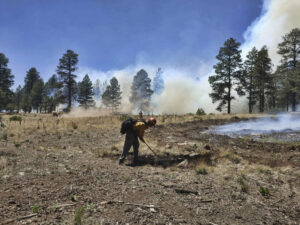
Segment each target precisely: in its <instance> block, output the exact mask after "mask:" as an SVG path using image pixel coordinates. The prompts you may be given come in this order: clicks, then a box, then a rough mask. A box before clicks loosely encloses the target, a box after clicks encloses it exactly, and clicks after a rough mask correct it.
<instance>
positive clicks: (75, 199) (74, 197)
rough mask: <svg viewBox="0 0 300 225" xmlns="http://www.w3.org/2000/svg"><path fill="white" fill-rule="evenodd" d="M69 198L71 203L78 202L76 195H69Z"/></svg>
mask: <svg viewBox="0 0 300 225" xmlns="http://www.w3.org/2000/svg"><path fill="white" fill-rule="evenodd" d="M70 198H71V200H72V202H78V197H77V196H76V195H73V194H71V196H70Z"/></svg>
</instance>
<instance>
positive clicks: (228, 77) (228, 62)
mask: <svg viewBox="0 0 300 225" xmlns="http://www.w3.org/2000/svg"><path fill="white" fill-rule="evenodd" d="M239 46H240V43H239V42H237V41H236V40H235V39H233V38H230V39H228V40H227V41H226V42H225V43H224V47H221V48H220V51H219V54H218V55H217V56H216V58H217V59H218V60H219V62H218V63H217V64H216V65H214V69H215V73H216V75H213V76H210V77H209V83H210V85H211V87H212V90H213V92H212V93H210V94H209V96H210V97H211V98H212V101H213V103H215V102H217V101H219V102H220V103H219V105H218V107H217V110H218V111H222V109H223V107H224V106H225V105H226V104H227V113H228V114H229V113H231V101H232V100H233V99H234V97H233V96H232V91H233V90H232V89H233V85H234V84H235V81H238V80H240V77H241V75H242V72H241V66H242V59H241V50H239V49H238V48H239ZM237 90H238V89H237Z"/></svg>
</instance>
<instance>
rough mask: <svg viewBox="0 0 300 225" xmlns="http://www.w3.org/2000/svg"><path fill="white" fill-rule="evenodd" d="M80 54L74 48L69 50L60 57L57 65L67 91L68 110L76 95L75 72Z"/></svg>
mask: <svg viewBox="0 0 300 225" xmlns="http://www.w3.org/2000/svg"><path fill="white" fill-rule="evenodd" d="M77 63H78V54H76V53H74V52H73V51H72V50H67V52H66V53H65V54H64V55H63V57H62V58H60V59H59V65H58V66H57V74H59V76H60V78H61V80H62V82H63V84H64V87H65V89H66V92H67V102H68V108H67V109H68V110H71V107H72V100H73V97H74V95H75V90H76V81H75V78H76V77H77V75H76V74H74V72H75V71H76V70H77V67H76V65H77Z"/></svg>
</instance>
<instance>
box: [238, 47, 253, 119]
mask: <svg viewBox="0 0 300 225" xmlns="http://www.w3.org/2000/svg"><path fill="white" fill-rule="evenodd" d="M257 60H258V50H257V49H256V48H255V47H253V48H252V50H251V51H249V52H248V54H247V56H246V60H245V62H244V67H243V76H241V77H240V79H239V80H240V83H239V84H238V88H237V91H238V93H239V94H240V95H247V98H248V107H249V113H252V111H253V107H254V105H255V103H256V101H257V87H256V85H255V78H256V76H257V73H256V72H257V71H256V65H257Z"/></svg>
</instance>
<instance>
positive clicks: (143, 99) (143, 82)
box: [129, 69, 153, 112]
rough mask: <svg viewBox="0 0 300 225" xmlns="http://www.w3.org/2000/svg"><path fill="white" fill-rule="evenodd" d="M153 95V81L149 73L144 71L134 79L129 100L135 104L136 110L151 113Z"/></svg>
mask: <svg viewBox="0 0 300 225" xmlns="http://www.w3.org/2000/svg"><path fill="white" fill-rule="evenodd" d="M152 94H153V90H151V79H150V78H149V77H148V74H147V72H146V71H145V70H143V69H142V70H140V71H139V72H138V73H137V74H136V75H135V76H134V78H133V82H132V85H131V96H130V98H129V100H130V102H132V103H133V105H134V108H135V109H138V110H141V111H143V112H149V106H150V99H151V96H152Z"/></svg>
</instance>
